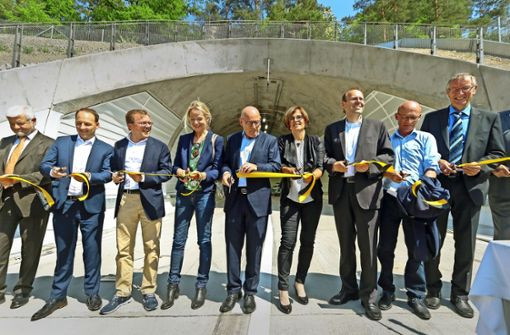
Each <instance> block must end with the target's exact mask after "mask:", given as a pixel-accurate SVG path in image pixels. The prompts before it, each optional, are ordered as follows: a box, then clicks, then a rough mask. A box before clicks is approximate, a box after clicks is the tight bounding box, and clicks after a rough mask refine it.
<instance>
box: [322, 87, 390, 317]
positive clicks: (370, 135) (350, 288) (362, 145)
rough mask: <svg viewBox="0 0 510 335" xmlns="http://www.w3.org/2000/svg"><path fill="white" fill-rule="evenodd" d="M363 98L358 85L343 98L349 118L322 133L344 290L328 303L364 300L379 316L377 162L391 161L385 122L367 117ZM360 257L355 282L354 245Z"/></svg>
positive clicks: (380, 172) (379, 196) (367, 308)
mask: <svg viewBox="0 0 510 335" xmlns="http://www.w3.org/2000/svg"><path fill="white" fill-rule="evenodd" d="M364 106H365V100H364V96H363V93H362V92H361V91H360V90H359V89H355V88H354V89H349V90H347V91H346V92H345V93H344V94H343V96H342V108H343V110H344V112H345V119H343V120H340V121H337V122H334V123H332V124H330V125H329V126H327V127H326V130H325V131H324V147H325V150H326V154H325V158H324V164H325V167H326V169H327V170H328V173H329V187H328V190H329V191H328V193H329V203H330V204H332V205H333V211H334V215H335V224H336V229H337V233H338V240H339V242H340V278H341V280H342V289H341V291H340V292H339V293H338V294H337V295H335V296H333V297H332V298H331V299H330V300H329V303H330V304H333V305H341V304H344V303H346V302H348V301H350V300H357V299H358V298H361V303H362V305H363V307H364V308H365V312H366V315H367V317H368V318H369V319H371V320H380V319H381V311H380V310H379V307H378V306H377V249H376V248H377V222H378V218H379V207H380V204H381V199H382V196H383V188H382V176H383V169H380V168H379V167H378V166H377V165H375V164H367V163H361V164H356V165H352V163H359V162H362V161H368V160H377V161H380V162H384V163H386V164H391V163H392V162H393V156H394V155H393V150H392V148H391V143H390V140H389V137H388V131H387V130H386V127H385V126H384V124H383V123H382V122H381V121H378V120H371V119H363V118H362V113H363V107H364ZM356 236H357V238H358V246H359V249H360V255H361V282H360V287H359V289H358V283H357V281H356V249H355V248H356V247H355V239H356Z"/></svg>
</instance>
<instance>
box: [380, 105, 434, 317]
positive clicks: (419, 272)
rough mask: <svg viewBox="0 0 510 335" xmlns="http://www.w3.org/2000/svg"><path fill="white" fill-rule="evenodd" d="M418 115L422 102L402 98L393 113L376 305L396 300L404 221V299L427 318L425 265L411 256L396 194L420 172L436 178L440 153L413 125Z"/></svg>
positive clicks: (409, 232)
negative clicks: (395, 271)
mask: <svg viewBox="0 0 510 335" xmlns="http://www.w3.org/2000/svg"><path fill="white" fill-rule="evenodd" d="M420 117H421V106H420V104H418V103H417V102H415V101H406V102H404V103H403V104H402V105H400V106H399V107H398V110H397V113H396V114H395V119H396V120H397V123H398V129H397V130H396V131H395V133H394V134H393V135H391V136H390V141H391V146H392V147H393V151H395V161H394V163H393V164H394V167H395V173H392V174H389V173H387V174H386V176H387V177H388V179H385V180H384V184H383V186H384V196H383V200H382V204H381V218H380V224H379V244H378V250H377V256H378V258H379V262H380V263H381V273H380V275H379V281H378V284H379V286H381V287H382V289H383V294H382V297H381V299H380V300H379V308H380V309H381V310H388V309H390V308H391V307H392V302H393V301H394V300H395V285H394V284H393V260H394V258H395V246H396V244H397V236H398V229H399V226H400V222H402V221H404V223H403V229H404V236H405V243H406V246H407V255H408V258H407V263H406V267H405V273H404V282H405V287H406V290H407V297H408V301H407V303H408V305H409V307H411V309H412V310H413V312H414V313H415V314H416V315H418V316H419V317H420V318H422V319H424V320H428V319H430V312H429V311H428V309H427V307H426V306H425V304H424V301H423V299H424V298H425V290H426V284H425V271H424V265H423V262H422V261H418V260H415V259H414V257H413V252H414V246H415V245H416V243H415V240H416V238H415V235H414V230H413V228H414V222H413V221H412V220H410V219H408V218H406V217H404V216H403V215H402V213H401V211H400V209H399V205H398V201H397V197H396V195H397V189H398V188H399V187H408V186H410V185H412V184H413V183H414V182H416V181H417V180H418V179H419V178H420V177H422V176H427V177H431V178H436V176H437V172H438V171H439V165H438V163H437V162H438V161H439V158H440V157H439V153H438V152H437V145H436V140H435V138H434V136H432V135H431V134H429V133H426V132H423V131H419V130H416V129H415V127H416V124H417V123H418V121H419V120H420ZM404 177H405V178H404Z"/></svg>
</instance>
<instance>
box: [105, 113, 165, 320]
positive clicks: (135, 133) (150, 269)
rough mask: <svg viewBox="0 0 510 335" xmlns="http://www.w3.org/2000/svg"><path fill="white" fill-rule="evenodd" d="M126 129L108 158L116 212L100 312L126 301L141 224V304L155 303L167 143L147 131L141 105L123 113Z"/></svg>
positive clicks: (148, 121)
mask: <svg viewBox="0 0 510 335" xmlns="http://www.w3.org/2000/svg"><path fill="white" fill-rule="evenodd" d="M126 123H127V127H128V129H129V135H128V136H126V137H125V138H123V139H121V140H120V141H117V142H116V143H115V147H114V153H113V157H112V161H111V167H112V171H115V173H114V174H113V182H114V183H115V184H119V189H118V193H117V202H116V204H115V216H116V218H117V257H116V262H117V275H116V280H115V288H116V292H115V295H114V296H113V299H112V300H111V301H110V302H109V303H108V304H107V305H106V306H104V307H103V308H102V309H101V312H100V314H102V315H106V314H110V313H113V312H115V311H116V310H118V309H119V308H120V307H121V306H123V305H125V304H127V303H129V302H131V290H132V286H133V262H134V248H135V240H136V231H137V228H138V224H140V226H141V229H142V239H143V249H144V253H145V257H144V264H143V279H142V286H141V292H142V295H143V301H142V302H143V307H144V309H145V310H146V311H153V310H155V309H156V308H157V307H158V301H157V300H156V296H155V294H154V293H155V292H156V287H157V275H158V262H159V250H160V245H159V243H160V238H161V223H162V219H163V217H164V216H165V201H164V198H163V189H162V184H163V183H164V182H166V181H167V180H169V179H170V174H171V164H172V163H171V159H170V152H169V150H168V146H167V145H166V144H165V143H163V142H161V141H160V140H157V139H155V138H154V137H151V136H150V133H151V130H152V121H151V118H150V116H149V113H147V111H145V110H143V109H134V110H130V111H128V112H127V113H126Z"/></svg>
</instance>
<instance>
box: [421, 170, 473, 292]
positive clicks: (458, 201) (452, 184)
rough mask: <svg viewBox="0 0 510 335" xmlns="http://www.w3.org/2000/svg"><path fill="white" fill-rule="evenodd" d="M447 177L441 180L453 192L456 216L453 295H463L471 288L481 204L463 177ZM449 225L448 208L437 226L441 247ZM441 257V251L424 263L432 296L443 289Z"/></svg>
mask: <svg viewBox="0 0 510 335" xmlns="http://www.w3.org/2000/svg"><path fill="white" fill-rule="evenodd" d="M445 179H446V180H445ZM445 179H443V180H441V183H442V184H443V187H445V188H447V189H448V190H449V191H450V204H451V209H450V211H451V213H452V217H453V239H454V240H455V256H454V263H453V274H452V289H451V298H454V297H458V296H460V297H464V296H467V295H468V294H469V289H470V288H471V275H472V271H473V259H474V254H475V244H476V231H477V229H478V221H479V219H480V208H481V206H476V205H475V204H474V203H473V201H472V200H471V198H470V197H469V194H468V191H467V189H466V187H465V185H464V182H463V181H462V178H460V177H456V178H445ZM447 225H448V211H446V213H444V214H442V215H441V216H439V217H438V219H437V228H438V230H439V234H440V236H441V244H440V247H442V246H443V243H444V239H445V236H446V228H447ZM440 258H441V254H439V255H438V256H437V257H436V258H434V259H432V260H430V261H428V262H425V275H426V280H427V290H428V295H431V296H438V295H439V293H440V292H441V287H442V282H441V271H439V262H440Z"/></svg>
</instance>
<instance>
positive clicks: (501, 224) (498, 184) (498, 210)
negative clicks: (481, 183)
mask: <svg viewBox="0 0 510 335" xmlns="http://www.w3.org/2000/svg"><path fill="white" fill-rule="evenodd" d="M499 117H500V119H501V125H502V129H503V141H504V143H505V149H506V156H510V111H506V112H501V113H499ZM509 167H510V162H505V163H503V164H499V165H498V167H497V168H496V169H494V171H492V175H491V176H490V178H489V205H490V207H491V213H492V223H493V225H494V239H495V240H510V220H509V219H508V218H509V217H510V168H509Z"/></svg>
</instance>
